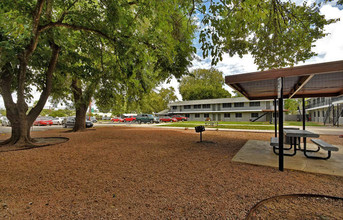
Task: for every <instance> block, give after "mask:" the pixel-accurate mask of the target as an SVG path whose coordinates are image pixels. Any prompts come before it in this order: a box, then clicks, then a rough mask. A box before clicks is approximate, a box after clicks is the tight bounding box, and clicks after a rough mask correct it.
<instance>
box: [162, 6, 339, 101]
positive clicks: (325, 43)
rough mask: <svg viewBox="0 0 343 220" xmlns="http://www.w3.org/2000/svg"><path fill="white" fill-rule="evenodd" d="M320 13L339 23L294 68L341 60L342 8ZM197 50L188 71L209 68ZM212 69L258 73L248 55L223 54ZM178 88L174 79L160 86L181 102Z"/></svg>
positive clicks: (208, 62) (325, 10)
mask: <svg viewBox="0 0 343 220" xmlns="http://www.w3.org/2000/svg"><path fill="white" fill-rule="evenodd" d="M294 2H296V3H297V4H302V2H303V1H302V0H297V1H294ZM307 3H308V4H311V3H313V0H309V1H307ZM320 13H321V14H323V15H325V17H326V18H327V19H337V18H340V21H337V22H336V23H334V24H330V25H327V26H326V27H325V33H329V35H328V36H326V37H325V38H322V39H320V40H318V41H317V42H316V43H315V44H314V46H315V47H314V48H313V51H314V52H315V53H317V54H318V55H317V56H315V57H312V58H311V59H309V60H307V61H306V62H305V63H303V62H301V63H299V64H297V65H296V66H299V65H307V64H313V63H323V62H330V61H337V60H343V40H342V39H343V7H341V9H339V8H337V7H335V3H331V4H330V5H324V6H322V8H321V10H320ZM197 50H198V51H197V52H198V55H197V56H198V58H199V59H196V60H194V61H193V63H192V64H193V65H192V66H191V67H190V68H189V70H190V71H192V70H194V69H198V68H204V69H208V68H211V60H210V58H207V59H202V57H200V54H201V51H200V50H199V49H197ZM213 67H214V68H216V69H218V70H220V71H221V72H222V73H223V77H225V76H228V75H234V74H241V73H249V72H255V71H258V69H257V66H256V65H255V64H254V59H253V57H252V56H251V55H249V54H248V55H245V56H243V58H240V57H239V56H233V57H230V56H229V55H228V54H224V56H223V60H222V61H221V62H219V63H218V64H217V65H216V66H213ZM178 86H179V83H178V82H177V80H176V79H175V78H174V79H172V80H171V82H170V83H164V84H163V85H162V87H164V88H167V87H174V89H175V91H176V92H177V97H178V99H179V100H180V101H181V100H182V97H181V95H180V93H179V90H178ZM225 89H227V90H228V91H232V89H231V88H230V87H229V86H225Z"/></svg>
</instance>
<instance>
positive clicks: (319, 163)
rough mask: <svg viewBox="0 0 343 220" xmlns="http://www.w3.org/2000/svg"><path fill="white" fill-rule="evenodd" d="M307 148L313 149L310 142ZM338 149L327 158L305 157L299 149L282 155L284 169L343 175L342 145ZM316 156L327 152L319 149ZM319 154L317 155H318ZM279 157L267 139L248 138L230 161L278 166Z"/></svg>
mask: <svg viewBox="0 0 343 220" xmlns="http://www.w3.org/2000/svg"><path fill="white" fill-rule="evenodd" d="M307 146H308V149H311V148H312V149H315V148H316V147H315V145H314V144H312V143H308V144H307ZM337 147H338V148H339V149H340V151H338V152H331V153H332V154H331V158H330V159H328V160H316V159H309V158H306V157H305V156H304V154H303V152H301V151H297V154H296V155H295V156H293V157H289V156H285V157H284V167H285V169H292V170H300V171H304V172H311V173H321V174H328V175H336V176H343V163H342V161H343V146H342V145H338V146H337ZM316 154H317V156H324V155H327V152H321V151H319V152H318V153H316ZM318 154H319V155H318ZM278 159H279V157H278V156H277V155H275V154H274V153H273V150H272V147H271V146H270V145H269V141H258V140H249V141H247V143H246V144H245V145H244V146H243V147H242V148H241V150H240V151H238V153H237V154H236V155H235V156H234V157H233V159H232V161H234V162H241V163H248V164H255V165H261V166H270V167H279V160H278Z"/></svg>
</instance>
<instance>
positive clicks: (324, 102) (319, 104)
mask: <svg viewBox="0 0 343 220" xmlns="http://www.w3.org/2000/svg"><path fill="white" fill-rule="evenodd" d="M316 101H317V100H316ZM337 101H343V96H339V97H332V98H329V99H325V100H324V101H320V102H316V103H311V104H309V105H307V106H306V108H307V109H309V108H315V107H321V106H327V105H331V104H332V103H333V102H337Z"/></svg>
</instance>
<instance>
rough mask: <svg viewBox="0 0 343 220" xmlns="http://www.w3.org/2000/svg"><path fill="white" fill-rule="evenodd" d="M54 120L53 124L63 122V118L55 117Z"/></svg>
mask: <svg viewBox="0 0 343 220" xmlns="http://www.w3.org/2000/svg"><path fill="white" fill-rule="evenodd" d="M51 120H52V124H53V125H61V124H63V118H53V119H51Z"/></svg>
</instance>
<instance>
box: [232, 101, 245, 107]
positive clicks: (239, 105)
mask: <svg viewBox="0 0 343 220" xmlns="http://www.w3.org/2000/svg"><path fill="white" fill-rule="evenodd" d="M234 106H235V107H244V102H236V103H235V104H234Z"/></svg>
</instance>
